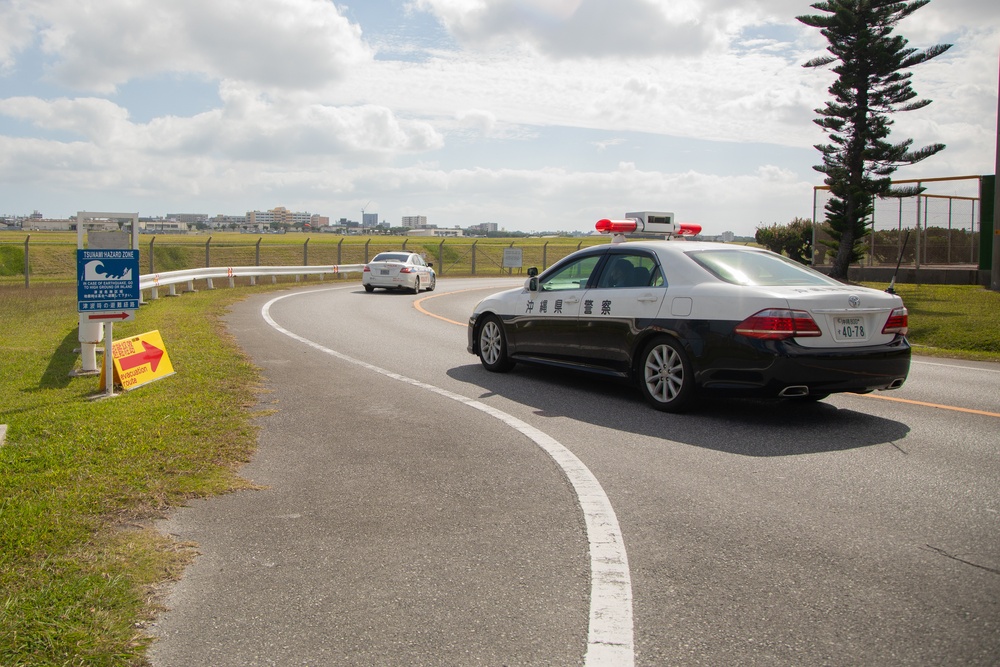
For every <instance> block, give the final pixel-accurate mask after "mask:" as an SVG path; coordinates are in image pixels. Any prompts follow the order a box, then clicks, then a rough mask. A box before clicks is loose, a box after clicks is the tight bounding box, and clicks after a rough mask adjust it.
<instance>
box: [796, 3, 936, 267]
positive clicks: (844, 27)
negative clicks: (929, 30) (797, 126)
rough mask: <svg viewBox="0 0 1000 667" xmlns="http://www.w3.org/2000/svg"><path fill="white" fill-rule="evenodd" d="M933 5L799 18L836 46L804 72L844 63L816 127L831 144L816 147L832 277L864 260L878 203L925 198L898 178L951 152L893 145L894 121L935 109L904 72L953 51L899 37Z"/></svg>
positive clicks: (844, 6)
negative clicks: (899, 28) (910, 19)
mask: <svg viewBox="0 0 1000 667" xmlns="http://www.w3.org/2000/svg"><path fill="white" fill-rule="evenodd" d="M928 2H930V0H913V1H912V2H899V1H894V0H825V1H824V2H817V3H815V4H813V5H811V6H812V8H813V9H817V10H819V11H821V12H825V15H817V14H813V15H806V16H798V17H796V18H797V19H798V20H799V21H801V22H802V23H804V24H806V25H808V26H812V27H814V28H819V29H820V32H821V33H822V35H823V36H824V37H826V39H827V41H828V42H829V44H830V46H829V47H828V48H827V50H828V51H829V53H830V55H827V56H821V57H819V58H814V59H813V60H810V61H809V62H807V63H806V64H805V65H804V67H822V66H825V65H829V64H830V63H835V62H836V63H838V64H837V65H836V66H835V67H834V68H833V71H834V73H836V74H837V80H836V81H835V82H834V83H833V85H832V86H830V89H829V92H830V94H831V95H832V96H833V99H832V100H831V101H829V102H827V103H826V106H825V107H824V108H822V109H816V113H818V114H819V118H817V119H815V120H814V122H815V123H816V124H817V125H819V126H820V127H822V128H823V129H824V130H826V132H827V135H828V136H829V138H830V141H831V143H829V144H818V145H817V146H816V148H817V149H818V150H819V151H820V152H821V153H822V154H823V164H822V165H818V166H816V167H814V169H816V171H819V172H822V173H824V174H826V178H825V179H824V181H823V182H824V183H825V184H826V185H828V186H829V187H830V193H831V197H830V200H829V202H828V203H827V204H826V212H827V216H826V220H827V232H828V233H829V234H830V237H831V238H832V239H833V244H832V246H833V248H835V256H834V261H833V269H832V271H831V273H830V275H831V276H832V277H835V278H839V279H845V278H847V269H848V266H849V265H850V264H851V262H852V261H855V260H858V259H860V258H861V255H862V254H863V247H864V246H863V243H864V237H865V235H866V233H867V227H866V221H867V219H868V217H869V216H870V215H871V214H872V213H873V210H874V207H875V197H906V196H913V195H916V194H919V192H920V189H918V188H916V187H893V186H892V177H891V175H892V173H893V172H894V171H896V169H897V168H898V167H900V166H902V165H908V164H913V163H915V162H919V161H921V160H923V159H925V158H928V157H930V156H932V155H934V154H935V153H937V152H939V151H941V150H943V149H944V144H931V145H929V146H924V147H923V148H921V149H918V150H911V148H910V147H911V146H912V144H913V139H906V140H904V141H901V142H899V143H890V142H889V141H888V137H889V131H890V127H891V126H892V124H893V121H892V120H891V119H890V118H889V115H890V114H892V113H895V112H897V111H913V110H915V109H921V108H923V107H925V106H927V105H928V104H930V103H931V101H930V100H916V101H914V98H915V97H916V96H917V94H916V93H915V92H914V91H913V88H912V87H911V86H910V78H911V77H912V73H911V72H908V71H905V70H907V69H909V68H911V67H913V66H915V65H919V64H920V63H923V62H926V61H928V60H930V59H931V58H934V57H936V56H939V55H941V54H942V53H944V52H945V51H947V50H948V49H949V48H951V44H939V45H937V46H933V47H931V48H928V49H925V50H923V51H921V50H918V49H914V48H910V47H908V46H907V44H908V42H907V41H906V40H905V39H903V38H902V37H900V36H899V35H893V34H892V32H893V28H894V27H895V26H896V24H898V23H899V22H900V21H901V20H903V19H904V18H906V17H907V16H909V15H910V14H912V13H913V12H915V11H917V10H918V9H920V8H921V7H923V6H924V5H926V4H927V3H928Z"/></svg>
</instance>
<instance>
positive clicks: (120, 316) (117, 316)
mask: <svg viewBox="0 0 1000 667" xmlns="http://www.w3.org/2000/svg"><path fill="white" fill-rule="evenodd" d="M87 319H88V320H127V319H128V313H100V314H98V313H91V314H90V315H87Z"/></svg>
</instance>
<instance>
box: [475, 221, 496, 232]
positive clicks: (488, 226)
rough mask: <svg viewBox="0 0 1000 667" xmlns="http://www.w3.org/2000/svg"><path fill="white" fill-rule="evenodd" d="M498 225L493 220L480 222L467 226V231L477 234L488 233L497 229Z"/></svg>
mask: <svg viewBox="0 0 1000 667" xmlns="http://www.w3.org/2000/svg"><path fill="white" fill-rule="evenodd" d="M498 227H499V226H498V225H497V223H495V222H480V223H479V224H478V225H472V226H471V227H469V231H470V232H474V233H477V234H489V233H490V232H497V231H499V228H498Z"/></svg>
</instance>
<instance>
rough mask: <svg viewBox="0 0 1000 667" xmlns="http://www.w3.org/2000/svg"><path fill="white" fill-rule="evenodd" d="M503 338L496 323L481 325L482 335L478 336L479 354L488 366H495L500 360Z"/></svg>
mask: <svg viewBox="0 0 1000 667" xmlns="http://www.w3.org/2000/svg"><path fill="white" fill-rule="evenodd" d="M502 347H503V338H502V334H501V332H500V327H499V326H498V325H497V323H496V322H492V321H490V322H487V323H486V324H484V325H483V330H482V333H480V334H479V354H480V355H481V356H482V357H483V361H485V362H486V363H488V364H495V363H497V361H499V360H500V354H501V353H502V351H503V350H502Z"/></svg>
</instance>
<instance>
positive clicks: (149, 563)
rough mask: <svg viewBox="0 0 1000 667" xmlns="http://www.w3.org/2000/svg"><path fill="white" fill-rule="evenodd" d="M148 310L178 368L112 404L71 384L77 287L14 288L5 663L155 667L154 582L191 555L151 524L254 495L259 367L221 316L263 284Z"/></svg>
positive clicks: (1, 540) (5, 405)
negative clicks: (246, 475)
mask: <svg viewBox="0 0 1000 667" xmlns="http://www.w3.org/2000/svg"><path fill="white" fill-rule="evenodd" d="M262 289H268V288H267V287H257V288H240V289H236V290H219V291H216V292H208V291H203V292H199V293H196V294H186V295H185V296H184V298H182V299H173V300H167V299H163V300H159V301H156V302H153V303H151V304H150V305H149V306H146V307H143V309H142V310H141V312H140V314H139V318H138V320H137V321H136V322H128V323H122V324H118V325H115V328H114V332H115V338H116V339H121V338H123V337H126V336H129V335H134V334H138V333H142V332H144V331H149V330H154V329H157V330H159V331H160V334H161V335H162V337H163V339H164V342H165V344H166V346H167V351H168V353H169V354H170V358H171V362H172V363H173V365H174V368H175V370H176V371H177V374H176V375H174V376H170V377H168V378H165V379H162V380H159V381H157V382H154V383H151V384H149V385H146V386H144V387H141V388H139V389H138V390H136V391H133V392H129V393H125V394H121V395H120V396H118V397H116V398H114V399H111V400H94V399H93V396H94V395H95V394H97V393H98V380H97V378H95V377H78V378H74V377H71V376H70V371H71V370H73V369H74V367H75V366H78V365H79V364H78V358H79V354H78V353H77V352H75V351H74V349H75V348H76V347H78V343H77V327H76V324H77V322H76V315H75V312H74V311H75V286H67V285H55V286H44V287H39V288H35V287H33V288H32V289H30V290H25V289H23V288H20V289H16V288H2V287H0V313H2V317H0V424H7V426H8V429H7V441H6V445H5V446H4V447H2V448H0V664H2V665H4V666H5V667H21V666H25V667H26V666H28V665H31V666H33V667H34V666H39V665H88V666H90V665H142V664H145V663H144V657H143V655H144V647H145V645H146V643H147V641H148V640H147V638H146V637H145V635H144V634H143V632H142V629H141V625H142V623H143V622H145V621H146V620H148V619H149V618H151V616H152V614H154V613H155V611H156V606H155V599H154V597H153V595H152V591H153V588H154V587H155V586H156V585H158V584H160V583H162V582H163V581H166V580H169V579H171V578H173V577H175V576H177V574H178V573H179V572H180V570H181V568H182V567H183V565H184V563H185V562H187V560H188V558H189V557H190V552H189V551H187V550H185V549H183V548H179V547H178V545H173V544H171V543H170V542H169V541H168V540H167V539H166V538H164V537H162V536H159V535H157V534H156V533H155V532H154V531H153V530H151V529H150V528H149V527H148V526H149V525H150V524H151V521H152V520H153V519H155V518H157V517H159V516H161V515H162V514H163V513H164V512H165V511H166V510H168V509H169V508H171V507H176V506H178V505H179V504H181V503H183V502H184V500H185V499H187V498H191V497H197V496H208V495H212V494H218V493H225V492H228V491H231V490H234V489H238V488H244V487H246V486H247V482H246V481H244V480H243V479H242V478H240V477H239V476H238V474H237V469H238V468H239V466H240V465H241V464H242V463H244V462H245V461H247V460H248V459H249V457H250V456H251V454H252V452H253V451H254V448H255V447H256V428H255V426H254V424H253V417H254V415H253V413H252V406H253V404H254V400H255V393H254V392H255V389H256V388H257V387H258V382H259V376H258V372H257V370H256V369H255V368H254V367H253V366H252V365H251V364H250V363H249V362H248V361H247V359H246V358H245V357H244V356H243V354H242V353H241V352H240V351H239V349H237V347H236V346H235V345H234V343H233V341H232V340H231V339H230V337H229V336H228V335H226V333H225V332H224V331H223V330H222V327H221V325H220V324H219V317H220V315H221V314H222V313H223V312H224V311H225V309H226V308H227V306H228V305H229V304H230V303H232V302H233V301H234V300H236V299H239V298H243V297H245V296H246V295H247V294H248V293H250V292H251V291H252V290H262Z"/></svg>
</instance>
